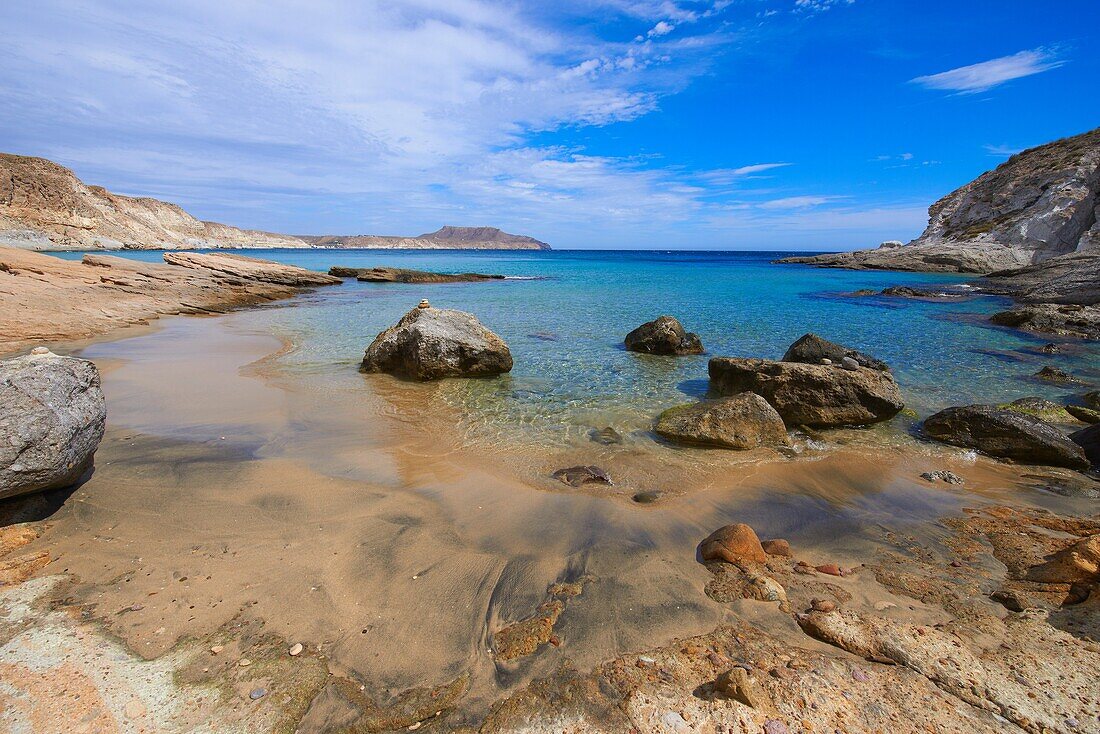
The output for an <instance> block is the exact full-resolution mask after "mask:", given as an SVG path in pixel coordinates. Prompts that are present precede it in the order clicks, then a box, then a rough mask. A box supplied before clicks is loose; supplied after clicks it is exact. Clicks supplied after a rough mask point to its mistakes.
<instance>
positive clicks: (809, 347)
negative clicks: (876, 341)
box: [783, 334, 890, 371]
mask: <svg viewBox="0 0 1100 734" xmlns="http://www.w3.org/2000/svg"><path fill="white" fill-rule="evenodd" d="M845 357H849V358H851V359H854V360H855V361H856V363H857V364H859V365H860V366H861V367H868V368H870V369H873V370H882V371H887V370H889V369H890V366H889V365H887V364H886V363H885V362H883V361H882V360H881V359H875V358H874V357H872V356H870V355H868V354H864V353H863V352H857V351H856V350H855V349H849V348H848V347H844V346H841V345H840V344H835V343H834V342H831V341H828V340H827V339H822V338H821V337H820V336H818V335H817V334H803V335H802V336H800V337H799V338H798V340H797V341H795V343H794V344H792V345H791V346H790V347H788V348H787V352H786V353H785V354H784V355H783V361H784V362H801V363H802V364H821V363H822V362H821V360H823V359H828V360H830V361H831V362H835V363H836V364H841V363H842V362H843V361H844V358H845Z"/></svg>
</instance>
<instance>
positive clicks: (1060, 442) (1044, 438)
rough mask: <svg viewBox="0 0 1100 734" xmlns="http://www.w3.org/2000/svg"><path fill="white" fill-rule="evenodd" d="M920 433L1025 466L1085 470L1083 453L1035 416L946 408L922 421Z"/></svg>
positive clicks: (988, 407) (977, 408)
mask: <svg viewBox="0 0 1100 734" xmlns="http://www.w3.org/2000/svg"><path fill="white" fill-rule="evenodd" d="M924 432H925V434H926V435H928V436H929V437H931V438H934V439H936V440H937V441H941V442H943V443H948V444H951V445H953V446H962V447H964V448H970V449H977V450H978V451H981V452H982V453H984V454H988V455H990V456H995V457H998V458H1001V459H1011V460H1013V461H1018V462H1021V463H1025V464H1045V465H1049V466H1064V467H1068V468H1070V469H1087V468H1088V466H1089V462H1088V460H1087V459H1086V458H1085V452H1084V450H1083V449H1082V448H1081V447H1080V446H1078V445H1077V444H1075V443H1074V442H1073V441H1071V440H1070V439H1069V438H1068V437H1067V436H1066V435H1065V434H1064V433H1062V432H1061V431H1060V430H1058V429H1057V428H1055V427H1054V426H1052V425H1050V424H1049V423H1047V422H1045V421H1043V420H1041V419H1039V418H1036V417H1035V416H1031V415H1025V414H1023V413H1017V412H1015V411H1011V410H1001V409H999V408H996V407H994V406H992V405H968V406H965V407H958V408H947V409H946V410H941V411H940V412H939V413H936V414H935V415H932V416H929V417H928V418H927V419H926V420H925V421H924Z"/></svg>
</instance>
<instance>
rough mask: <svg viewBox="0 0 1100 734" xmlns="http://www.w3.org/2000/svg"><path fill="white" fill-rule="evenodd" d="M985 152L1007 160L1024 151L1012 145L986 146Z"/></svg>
mask: <svg viewBox="0 0 1100 734" xmlns="http://www.w3.org/2000/svg"><path fill="white" fill-rule="evenodd" d="M984 147H985V152H986V153H989V155H993V156H997V157H998V158H1007V157H1009V156H1010V155H1016V154H1017V153H1019V152H1021V151H1023V150H1024V149H1023V148H1016V147H1013V146H1011V145H986V146H984Z"/></svg>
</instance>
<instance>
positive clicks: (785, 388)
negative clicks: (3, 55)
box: [709, 357, 905, 428]
mask: <svg viewBox="0 0 1100 734" xmlns="http://www.w3.org/2000/svg"><path fill="white" fill-rule="evenodd" d="M709 372H710V386H711V390H712V391H714V392H716V393H718V394H720V395H733V394H736V393H742V392H753V393H756V394H757V395H760V396H761V397H763V398H764V399H765V400H767V401H768V402H769V403H770V404H771V405H772V407H774V408H775V409H776V411H777V412H778V413H779V415H780V416H781V417H782V418H783V421H784V422H785V423H786V424H787V425H791V426H800V425H805V426H809V427H811V428H822V427H831V426H846V425H865V424H868V423H877V422H880V421H884V420H889V419H890V418H893V417H894V416H895V415H897V414H898V413H899V412H900V411H901V409H902V408H903V407H905V404H904V402H903V401H902V398H901V392H900V391H899V390H898V385H897V383H896V382H895V381H894V378H893V376H892V375H891V374H890V373H889V372H885V371H881V370H876V369H867V368H864V367H861V368H859V369H857V370H845V369H841V368H839V367H836V366H833V365H820V364H800V363H796V362H773V361H772V360H767V359H740V358H735V357H715V358H713V359H711V360H710V365H709Z"/></svg>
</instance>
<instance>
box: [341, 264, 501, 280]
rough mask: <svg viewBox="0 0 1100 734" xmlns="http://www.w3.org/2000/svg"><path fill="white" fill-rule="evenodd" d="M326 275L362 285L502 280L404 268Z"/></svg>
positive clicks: (492, 277) (483, 275) (491, 277)
mask: <svg viewBox="0 0 1100 734" xmlns="http://www.w3.org/2000/svg"><path fill="white" fill-rule="evenodd" d="M328 274H329V275H331V276H333V277H336V278H355V279H356V280H359V281H362V282H364V283H478V282H481V281H484V280H504V276H503V275H486V274H485V273H432V272H429V271H426V270H407V269H405V268H388V267H383V266H379V267H376V268H342V267H339V266H334V267H331V268H329V271H328Z"/></svg>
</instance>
